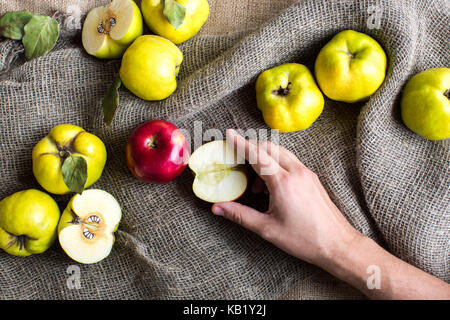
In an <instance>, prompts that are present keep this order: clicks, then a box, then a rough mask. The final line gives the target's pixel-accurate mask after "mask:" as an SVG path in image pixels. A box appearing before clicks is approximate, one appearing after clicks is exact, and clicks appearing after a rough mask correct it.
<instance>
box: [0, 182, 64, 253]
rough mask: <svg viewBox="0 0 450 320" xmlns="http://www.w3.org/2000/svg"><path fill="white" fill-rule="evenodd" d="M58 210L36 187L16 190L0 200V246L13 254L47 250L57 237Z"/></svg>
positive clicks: (48, 197)
mask: <svg viewBox="0 0 450 320" xmlns="http://www.w3.org/2000/svg"><path fill="white" fill-rule="evenodd" d="M60 214H61V213H60V211H59V208H58V205H57V204H56V202H55V200H53V199H52V198H51V197H50V196H49V195H48V194H46V193H44V192H42V191H39V190H34V189H30V190H26V191H19V192H16V193H14V194H13V195H10V196H9V197H6V198H4V199H3V200H2V201H0V248H2V249H3V250H5V251H6V252H7V253H9V254H12V255H15V256H29V255H31V254H36V253H42V252H44V251H46V250H47V249H48V248H50V246H51V245H52V244H53V242H54V241H55V239H56V231H57V227H58V221H59V217H60Z"/></svg>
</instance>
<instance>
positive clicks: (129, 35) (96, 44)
mask: <svg viewBox="0 0 450 320" xmlns="http://www.w3.org/2000/svg"><path fill="white" fill-rule="evenodd" d="M142 32H143V23H142V15H141V11H140V10H139V7H138V6H137V5H136V3H134V1H133V0H114V1H113V2H111V3H110V4H108V5H107V6H105V7H97V8H94V9H92V10H91V11H89V13H88V15H87V17H86V19H85V20H84V24H83V31H82V35H81V38H82V42H83V47H84V49H85V50H86V51H87V53H89V54H90V55H93V56H96V57H97V58H103V59H115V58H120V57H121V56H122V55H123V53H124V52H125V50H126V49H127V48H128V46H129V45H130V44H131V43H132V42H133V41H134V40H135V39H136V38H137V37H139V36H140V35H142Z"/></svg>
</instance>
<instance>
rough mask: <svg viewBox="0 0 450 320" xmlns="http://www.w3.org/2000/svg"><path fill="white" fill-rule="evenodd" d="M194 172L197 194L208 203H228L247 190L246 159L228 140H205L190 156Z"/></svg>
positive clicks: (190, 163) (195, 191)
mask: <svg viewBox="0 0 450 320" xmlns="http://www.w3.org/2000/svg"><path fill="white" fill-rule="evenodd" d="M189 168H190V169H191V170H192V171H193V172H194V174H195V179H194V183H193V185H192V189H193V191H194V194H195V195H196V196H197V197H199V198H200V199H202V200H204V201H207V202H212V203H216V202H226V201H233V200H236V199H237V198H239V197H240V196H241V195H242V194H243V193H244V192H245V190H246V189H247V184H248V181H247V171H246V168H245V159H244V158H243V157H240V156H239V155H238V154H237V153H236V151H235V150H234V149H233V148H232V147H230V146H229V145H228V144H227V143H226V141H225V140H216V141H212V142H208V143H205V144H204V145H202V146H201V147H199V148H197V149H196V150H195V151H194V153H193V154H192V155H191V157H190V158H189Z"/></svg>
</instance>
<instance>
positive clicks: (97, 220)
mask: <svg viewBox="0 0 450 320" xmlns="http://www.w3.org/2000/svg"><path fill="white" fill-rule="evenodd" d="M87 222H94V223H100V217H99V216H97V215H95V214H93V215H92V216H89V218H88V219H87Z"/></svg>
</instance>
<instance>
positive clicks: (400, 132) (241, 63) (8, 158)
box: [0, 0, 450, 299]
mask: <svg viewBox="0 0 450 320" xmlns="http://www.w3.org/2000/svg"><path fill="white" fill-rule="evenodd" d="M371 6H377V7H378V8H380V9H381V26H380V28H379V29H376V28H375V29H371V28H369V27H368V24H367V21H368V19H369V18H370V17H369V16H370V14H371V13H370V12H372V8H370V7H371ZM369 8H370V10H369ZM448 12H449V4H448V2H447V1H445V0H442V1H432V2H430V1H359V0H355V1H328V0H323V1H302V2H299V3H296V4H294V5H293V6H291V7H289V8H288V9H287V10H285V11H284V12H283V13H282V14H281V15H280V16H279V17H277V18H275V19H274V20H272V21H270V22H269V23H267V24H266V25H264V26H263V27H261V28H259V29H257V30H255V31H253V32H242V33H237V34H232V35H222V36H207V35H203V36H197V37H195V38H193V39H192V40H190V41H188V42H186V43H184V44H182V45H181V46H180V48H181V50H182V51H183V53H184V58H185V60H184V62H183V64H182V68H181V71H180V76H179V79H178V84H179V87H178V89H177V91H176V92H175V93H174V94H173V95H172V96H171V97H170V98H168V99H167V100H165V101H161V102H146V101H143V100H140V99H138V98H136V97H135V96H133V95H132V94H131V93H130V92H128V91H127V90H126V89H121V91H120V95H121V96H120V108H119V110H118V112H117V115H116V119H115V121H114V125H113V127H112V128H109V127H106V126H105V125H104V124H103V118H102V110H101V108H100V105H99V103H100V99H101V98H102V96H103V95H104V93H105V90H106V88H107V86H108V85H109V83H110V82H111V80H112V78H113V75H114V73H115V72H116V71H117V70H118V67H119V65H120V62H119V61H114V62H111V61H100V60H97V59H95V58H93V57H90V56H88V55H87V54H86V53H85V52H84V50H83V49H82V48H81V45H80V43H79V42H80V40H79V35H78V36H76V37H74V38H71V37H65V38H62V39H60V41H59V42H58V45H57V47H56V48H55V49H54V50H53V51H52V52H50V53H49V54H47V55H46V56H44V57H41V58H39V59H36V60H33V61H30V62H27V63H22V62H24V61H23V58H22V57H19V59H18V60H17V59H16V60H15V62H14V64H13V66H9V65H8V64H9V63H11V61H14V59H13V57H14V55H15V54H16V51H17V50H16V49H17V44H16V43H15V42H13V41H9V40H3V41H2V42H1V43H0V70H4V69H6V68H8V67H11V68H10V69H9V71H8V72H7V73H3V76H2V79H1V80H0V123H1V136H0V138H1V144H0V154H1V156H0V169H1V172H0V183H1V185H2V189H1V191H0V198H3V197H5V196H7V195H9V194H11V193H13V192H15V191H19V190H22V189H27V188H31V187H35V188H39V186H38V185H37V183H36V181H35V179H34V177H33V174H32V171H31V150H32V148H33V146H34V145H35V144H36V143H37V141H39V139H41V138H42V137H43V136H45V135H46V134H47V133H48V131H49V130H50V129H51V128H52V127H53V126H54V125H56V124H60V123H73V124H77V125H80V126H82V127H83V128H85V129H86V130H88V131H90V132H92V133H94V134H96V135H98V136H99V137H100V138H101V139H102V140H103V141H104V142H105V144H106V146H107V150H108V157H109V158H108V163H107V166H106V168H105V171H104V173H103V176H102V178H101V179H100V180H99V181H98V182H97V183H96V184H95V185H94V186H93V187H95V188H101V189H105V190H107V191H108V192H110V193H112V194H113V195H114V196H115V197H117V199H118V200H119V202H120V203H121V205H122V208H123V220H122V223H121V225H120V228H119V232H118V233H117V241H116V244H115V246H114V249H113V251H112V253H111V255H110V256H109V257H108V258H107V259H105V260H104V261H102V262H101V263H98V264H95V265H79V267H80V268H81V269H80V271H81V289H70V288H69V287H68V286H67V284H66V280H67V278H68V277H69V275H68V274H67V273H66V271H67V267H68V266H70V265H73V264H76V263H75V262H74V261H71V260H70V259H69V258H68V257H67V256H66V255H65V254H64V252H63V251H62V250H61V248H59V245H58V244H55V246H53V247H52V248H51V249H50V250H49V251H47V252H46V253H44V254H41V255H36V256H32V257H28V258H17V257H12V256H9V255H7V254H5V253H0V265H1V266H2V272H1V273H0V297H1V298H22V299H26V298H50V299H53V298H69V299H74V298H125V299H128V298H147V299H165V298H207V299H208V298H216V299H221V298H227V299H230V298H256V299H260V298H267V299H274V298H279V297H292V294H293V292H294V295H295V290H296V289H295V285H296V284H298V283H300V282H301V281H302V280H305V279H307V278H310V277H314V276H315V274H316V273H317V272H318V269H317V268H316V267H313V266H310V265H307V264H306V263H304V262H302V261H299V260H297V259H295V258H293V257H290V256H289V255H287V254H285V253H283V252H282V251H280V250H279V249H277V248H275V247H274V246H272V245H271V244H269V243H267V242H265V241H263V240H261V239H260V238H258V237H257V236H256V235H254V234H252V233H251V232H249V231H246V230H244V229H243V228H241V227H239V226H237V225H235V224H233V223H231V222H228V221H225V220H224V219H221V218H220V217H215V216H213V215H212V214H211V213H210V205H208V204H206V203H203V202H202V201H200V200H198V199H196V198H195V197H194V195H193V193H192V190H191V185H192V180H193V177H192V174H191V173H190V172H189V171H188V170H186V171H185V172H184V173H183V174H182V175H181V176H180V177H179V178H178V179H177V180H175V181H174V182H172V183H170V184H167V185H151V184H145V183H141V182H139V181H137V180H136V179H135V178H134V177H133V176H132V175H131V174H130V172H129V171H128V168H127V166H126V163H125V154H124V146H125V143H126V140H127V137H128V135H129V134H130V132H131V131H132V129H133V128H134V127H136V126H137V125H138V124H140V123H142V122H144V121H146V120H149V119H161V118H162V119H167V120H169V121H173V122H174V123H176V124H177V125H179V126H180V127H182V128H185V129H187V130H188V131H189V132H190V133H191V135H193V128H194V121H202V129H203V130H207V129H209V128H219V129H220V130H222V131H223V132H224V130H225V129H226V128H241V129H248V128H254V129H260V128H262V129H265V128H267V127H266V125H265V124H264V122H263V120H262V117H261V114H260V112H259V111H258V109H257V107H256V104H255V92H254V83H255V79H256V77H257V76H258V74H259V73H260V72H262V71H263V70H265V69H267V68H270V67H273V66H276V65H278V64H281V63H285V62H292V61H295V62H299V63H303V64H305V65H306V66H308V67H309V68H310V69H311V70H312V69H313V64H314V60H315V57H316V56H317V53H318V51H319V50H320V48H321V47H322V46H323V45H324V44H325V43H326V42H327V41H328V40H329V39H330V38H331V37H332V36H333V35H334V34H336V33H337V32H339V31H341V30H344V29H354V30H358V31H361V32H365V33H367V34H369V35H371V36H372V37H374V38H375V39H377V40H378V41H379V42H380V44H381V45H382V46H383V47H384V49H385V51H386V53H387V55H388V57H389V68H388V71H387V76H386V80H385V82H384V84H383V85H382V87H381V88H380V89H379V90H378V91H377V92H376V93H375V94H374V95H373V96H372V97H371V99H370V100H369V101H368V102H367V103H365V104H345V103H339V102H334V101H330V100H326V104H325V109H324V112H323V114H322V115H321V116H320V118H319V119H318V120H317V121H316V123H314V124H313V126H312V127H310V128H309V129H308V130H306V131H303V132H296V133H289V134H281V135H280V143H281V144H282V145H283V146H285V147H287V148H288V149H290V150H292V151H293V152H294V153H295V154H296V155H297V156H298V157H299V158H300V159H301V160H302V161H303V162H304V163H305V164H306V165H307V166H309V167H310V168H311V169H313V170H314V171H315V172H317V173H318V175H319V177H320V178H321V181H322V182H323V184H324V185H325V187H326V189H327V190H328V192H329V194H330V196H331V198H332V199H333V201H334V202H335V203H336V205H337V206H338V207H339V208H340V209H341V210H342V212H343V213H344V214H345V216H346V217H347V218H348V219H349V221H350V222H351V223H352V224H353V225H354V226H355V227H356V228H357V229H358V230H360V231H362V232H363V233H364V234H366V235H368V236H370V237H372V238H374V239H375V240H377V241H379V242H380V243H382V244H383V245H385V246H386V247H387V248H388V249H389V250H390V251H391V252H393V253H394V254H396V255H397V256H399V257H400V258H402V259H404V260H406V261H407V262H409V263H412V264H414V265H416V266H418V267H419V268H421V269H423V270H425V271H427V272H429V273H431V274H433V275H436V276H438V277H439V278H441V279H443V280H445V281H449V280H450V273H449V269H450V268H449V260H450V250H449V240H450V210H449V194H448V190H449V185H450V176H449V174H448V165H449V160H450V150H449V142H448V141H441V142H433V141H427V140H425V139H422V138H420V137H419V136H417V135H415V134H413V133H412V132H410V131H409V130H408V129H407V128H406V127H405V126H404V125H403V124H402V122H401V119H400V117H399V104H398V100H399V97H400V95H401V90H402V88H403V86H404V84H405V82H406V81H407V80H408V79H409V78H410V77H411V76H412V75H413V74H415V73H417V72H419V71H421V70H424V69H427V68H430V67H445V66H448V65H449V55H448V49H449V48H448V34H449V28H448V23H447V22H448V18H449V16H448ZM231 19H233V17H230V20H231ZM55 199H56V200H57V201H58V203H59V204H60V206H61V208H63V207H65V205H66V204H67V201H68V199H69V196H63V197H61V196H55ZM242 201H243V202H244V203H247V204H251V205H254V206H255V207H257V208H259V209H263V208H264V206H265V205H266V204H267V203H266V201H265V200H264V199H262V198H261V197H260V196H256V195H251V194H248V195H246V196H245V197H244V199H243V200H242ZM76 265H77V264H76ZM418 285H419V284H418Z"/></svg>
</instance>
